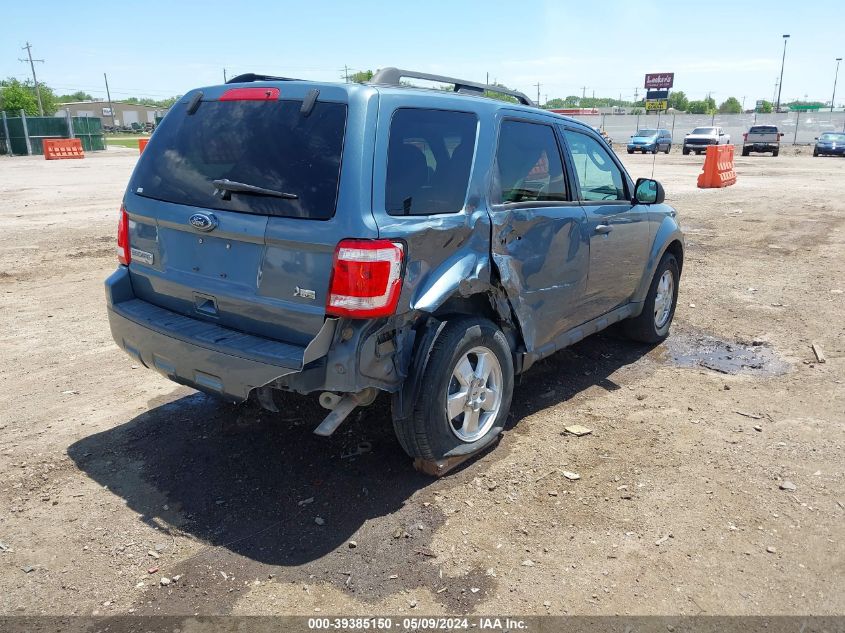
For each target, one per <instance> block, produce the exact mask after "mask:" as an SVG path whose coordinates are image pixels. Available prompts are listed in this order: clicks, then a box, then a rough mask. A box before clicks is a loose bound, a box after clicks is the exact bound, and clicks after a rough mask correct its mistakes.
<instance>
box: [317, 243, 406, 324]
mask: <svg viewBox="0 0 845 633" xmlns="http://www.w3.org/2000/svg"><path fill="white" fill-rule="evenodd" d="M404 256H405V249H404V247H403V246H402V244H400V243H397V242H390V241H388V240H343V241H341V242H340V243H339V244H338V245H337V248H336V249H335V252H334V266H333V268H332V279H331V283H330V285H329V296H328V300H327V301H326V312H327V313H328V314H332V315H335V316H345V317H351V318H353V319H366V318H371V317H381V316H389V315H391V314H393V313H394V312H395V310H396V304H397V303H398V302H399V292H400V291H401V290H402V259H403V258H404Z"/></svg>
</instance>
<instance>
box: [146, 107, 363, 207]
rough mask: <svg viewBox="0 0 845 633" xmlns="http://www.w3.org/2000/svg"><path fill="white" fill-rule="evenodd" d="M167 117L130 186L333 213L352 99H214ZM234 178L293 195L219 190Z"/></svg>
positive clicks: (209, 201)
mask: <svg viewBox="0 0 845 633" xmlns="http://www.w3.org/2000/svg"><path fill="white" fill-rule="evenodd" d="M176 107H177V108H178V110H176V111H173V112H171V113H170V114H168V116H167V117H165V119H164V121H163V122H162V123H161V125H160V126H159V128H158V129H157V130H156V131H155V134H154V135H153V137H152V139H151V140H150V143H149V145H148V146H147V148H146V149H145V150H144V153H143V154H142V155H141V158H140V160H139V161H138V166H137V167H136V168H135V173H134V174H133V177H132V182H131V184H130V190H131V191H134V192H135V193H137V194H138V195H142V196H146V197H148V198H155V199H157V200H165V201H167V202H175V203H177V204H185V205H191V206H197V207H205V208H209V209H219V210H221V211H237V212H241V213H254V214H260V215H274V216H283V217H290V218H307V219H315V220H325V219H328V218H330V217H332V216H333V215H334V212H335V207H336V204H337V190H338V181H339V178H340V158H341V154H342V151H343V138H344V131H345V127H346V106H345V105H344V104H338V103H321V102H319V101H318V102H317V103H316V104H315V106H314V109H313V110H312V112H311V114H310V115H309V116H307V117H306V116H303V115H302V113H301V112H300V108H301V107H302V101H207V102H203V103H202V104H200V106H199V108H198V109H197V110H196V112H195V113H194V114H191V115H188V114H187V113H186V106H185V105H184V104H179V105H178V106H176ZM222 179H226V180H229V181H232V182H234V183H243V184H246V185H252V186H255V187H261V188H263V189H268V190H270V191H273V192H282V193H286V194H292V196H295V197H291V196H288V198H290V199H285V198H282V197H275V196H272V195H258V194H256V193H250V192H237V191H223V190H217V193H215V190H216V189H217V187H216V186H215V185H214V184H213V182H214V181H215V180H222Z"/></svg>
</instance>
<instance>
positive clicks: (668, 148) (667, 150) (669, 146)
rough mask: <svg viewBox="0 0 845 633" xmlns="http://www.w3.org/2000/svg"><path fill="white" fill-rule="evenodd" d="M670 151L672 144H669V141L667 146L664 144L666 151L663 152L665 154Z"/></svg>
mask: <svg viewBox="0 0 845 633" xmlns="http://www.w3.org/2000/svg"><path fill="white" fill-rule="evenodd" d="M671 151H672V144H671V143H669V145H667V146H666V151H665V152H664V153H665V154H668V153H669V152H671Z"/></svg>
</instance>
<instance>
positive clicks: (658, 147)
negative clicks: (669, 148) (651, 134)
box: [651, 110, 671, 180]
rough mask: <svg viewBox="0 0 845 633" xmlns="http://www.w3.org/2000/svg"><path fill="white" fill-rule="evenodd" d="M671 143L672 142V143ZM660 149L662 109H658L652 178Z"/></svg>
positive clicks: (652, 177)
mask: <svg viewBox="0 0 845 633" xmlns="http://www.w3.org/2000/svg"><path fill="white" fill-rule="evenodd" d="M670 145H671V143H670ZM658 151H660V110H658V111H657V138H656V139H654V154H652V159H651V179H652V180H654V164H655V163H656V162H657V152H658Z"/></svg>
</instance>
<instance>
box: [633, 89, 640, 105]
mask: <svg viewBox="0 0 845 633" xmlns="http://www.w3.org/2000/svg"><path fill="white" fill-rule="evenodd" d="M639 90H640V89H639V88H634V103H636V102H637V101H638V99H637V97H638V95H639V94H640V92H639Z"/></svg>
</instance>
